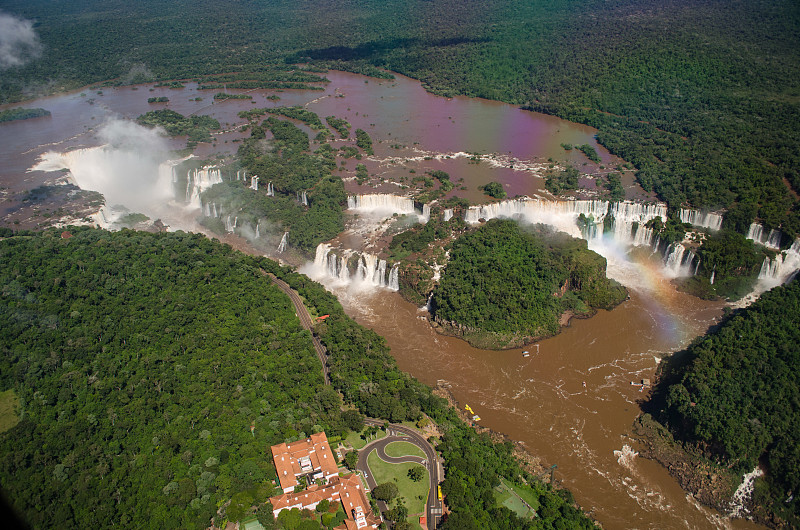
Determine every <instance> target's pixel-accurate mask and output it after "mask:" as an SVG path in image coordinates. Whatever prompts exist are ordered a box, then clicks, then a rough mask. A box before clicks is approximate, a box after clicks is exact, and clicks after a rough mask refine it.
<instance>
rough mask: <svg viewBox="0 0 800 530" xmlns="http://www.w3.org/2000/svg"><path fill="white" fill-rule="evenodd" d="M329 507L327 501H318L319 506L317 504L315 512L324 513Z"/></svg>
mask: <svg viewBox="0 0 800 530" xmlns="http://www.w3.org/2000/svg"><path fill="white" fill-rule="evenodd" d="M330 505H331V501H329V500H328V499H322V500H321V501H319V504H317V507H316V511H317V512H318V513H325V512H327V511H328V508H329V507H330Z"/></svg>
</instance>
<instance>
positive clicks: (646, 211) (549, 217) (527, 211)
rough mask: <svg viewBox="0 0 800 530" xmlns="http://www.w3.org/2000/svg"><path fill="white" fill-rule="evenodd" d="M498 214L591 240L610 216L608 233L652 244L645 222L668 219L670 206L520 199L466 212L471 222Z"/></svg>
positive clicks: (628, 241) (622, 239) (636, 243)
mask: <svg viewBox="0 0 800 530" xmlns="http://www.w3.org/2000/svg"><path fill="white" fill-rule="evenodd" d="M581 215H583V220H584V221H583V226H582V227H580V229H579V228H578V220H579V218H580V216H581ZM497 217H508V218H521V219H524V220H526V221H528V222H530V223H541V224H546V225H549V226H553V227H554V228H556V229H557V230H560V231H562V232H566V233H568V234H570V235H572V236H574V237H582V238H584V239H588V240H590V241H591V240H595V239H601V238H602V237H604V236H603V232H604V223H605V221H606V217H609V218H610V226H609V230H608V232H609V233H610V234H613V238H614V239H615V240H616V241H619V242H622V243H625V244H628V245H634V246H648V245H653V244H654V242H655V235H654V232H653V230H651V229H649V228H647V227H646V226H644V225H645V223H647V222H648V221H651V220H653V219H655V218H657V217H660V218H661V220H662V221H666V219H667V206H666V205H665V204H661V203H652V204H651V203H637V202H633V201H622V202H615V203H609V202H608V201H601V200H577V201H545V200H540V199H530V198H527V197H525V198H520V199H512V200H507V201H502V202H496V203H492V204H486V205H483V206H470V208H469V209H468V210H467V212H466V214H465V215H464V220H465V221H466V222H468V223H476V222H478V220H480V219H486V220H488V219H494V218H497Z"/></svg>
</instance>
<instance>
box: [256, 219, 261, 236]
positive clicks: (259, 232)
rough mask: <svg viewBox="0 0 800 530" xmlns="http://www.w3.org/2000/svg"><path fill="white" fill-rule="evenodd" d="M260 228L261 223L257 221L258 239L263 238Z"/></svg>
mask: <svg viewBox="0 0 800 530" xmlns="http://www.w3.org/2000/svg"><path fill="white" fill-rule="evenodd" d="M260 226H261V223H260V222H258V221H256V239H258V238H260V237H261V230H260V229H259V228H260Z"/></svg>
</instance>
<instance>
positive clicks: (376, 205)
mask: <svg viewBox="0 0 800 530" xmlns="http://www.w3.org/2000/svg"><path fill="white" fill-rule="evenodd" d="M347 208H348V209H350V210H361V211H366V212H369V213H378V214H383V215H386V216H387V217H390V216H391V215H392V214H400V215H402V214H409V213H414V211H415V210H414V200H413V199H411V198H410V197H401V196H400V195H391V194H388V193H377V194H369V195H351V196H349V197H347Z"/></svg>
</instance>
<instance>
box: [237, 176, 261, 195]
mask: <svg viewBox="0 0 800 530" xmlns="http://www.w3.org/2000/svg"><path fill="white" fill-rule="evenodd" d="M237 176H238V175H237ZM250 189H251V190H256V191H258V177H250Z"/></svg>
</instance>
